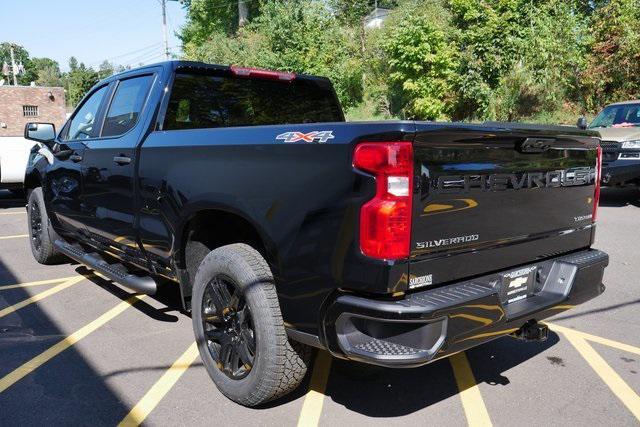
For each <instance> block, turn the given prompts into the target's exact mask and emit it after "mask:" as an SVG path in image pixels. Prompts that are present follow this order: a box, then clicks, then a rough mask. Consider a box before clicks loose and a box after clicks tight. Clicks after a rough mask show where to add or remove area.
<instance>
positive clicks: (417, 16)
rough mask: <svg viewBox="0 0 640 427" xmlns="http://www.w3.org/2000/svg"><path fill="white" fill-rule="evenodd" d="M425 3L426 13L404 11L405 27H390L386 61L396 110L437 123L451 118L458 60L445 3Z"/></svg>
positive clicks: (407, 116) (403, 24) (407, 115)
mask: <svg viewBox="0 0 640 427" xmlns="http://www.w3.org/2000/svg"><path fill="white" fill-rule="evenodd" d="M425 3H427V4H423V5H422V6H426V8H424V9H422V11H418V10H416V9H413V8H411V9H409V10H406V11H404V12H405V13H404V14H403V15H402V18H401V21H402V25H389V28H390V29H389V30H387V31H386V34H385V36H386V37H385V42H384V43H383V48H384V51H385V53H386V55H387V56H386V58H385V59H384V60H385V61H387V62H388V64H389V78H390V80H391V82H393V85H392V86H391V96H392V98H393V99H394V100H395V108H394V106H393V105H392V108H394V109H395V111H396V112H397V113H399V114H401V116H403V117H406V118H412V119H429V120H435V119H439V118H440V119H442V118H446V117H447V116H448V113H449V109H450V99H451V95H452V90H453V78H454V76H455V72H456V69H457V67H458V65H457V61H458V58H457V47H456V46H455V45H454V44H453V41H452V38H451V35H452V33H453V30H452V29H451V28H449V26H448V24H447V21H448V19H447V13H446V11H445V10H444V8H442V2H439V1H430V2H425ZM436 12H439V13H436Z"/></svg>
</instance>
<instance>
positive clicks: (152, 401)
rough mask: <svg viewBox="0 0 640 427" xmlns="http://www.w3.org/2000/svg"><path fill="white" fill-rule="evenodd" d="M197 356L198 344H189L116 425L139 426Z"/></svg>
mask: <svg viewBox="0 0 640 427" xmlns="http://www.w3.org/2000/svg"><path fill="white" fill-rule="evenodd" d="M197 357H198V346H197V344H196V343H195V342H194V343H193V344H191V345H190V346H189V348H188V349H187V351H185V352H184V353H183V354H182V356H180V357H179V358H178V360H176V361H175V362H174V363H173V365H171V367H170V368H169V369H168V370H167V371H166V372H165V373H164V375H162V376H161V377H160V379H159V380H158V381H157V382H156V383H155V384H154V385H153V386H152V387H151V388H150V389H149V391H148V392H147V393H146V394H145V395H144V396H143V397H142V399H141V400H140V401H139V402H138V403H137V404H136V406H134V407H133V408H132V409H131V411H130V412H129V414H127V416H126V417H124V419H123V420H122V421H120V424H118V426H139V425H140V424H142V422H143V421H144V420H145V418H147V416H148V415H149V414H150V413H151V411H153V410H154V409H155V407H156V406H158V403H160V401H161V400H162V398H163V397H164V396H165V395H166V394H167V393H168V392H169V390H171V388H172V387H173V386H174V385H175V384H176V382H178V380H179V379H180V377H181V376H182V374H184V373H185V371H186V370H187V369H188V368H189V366H191V364H192V363H193V362H194V361H195V360H196V358H197Z"/></svg>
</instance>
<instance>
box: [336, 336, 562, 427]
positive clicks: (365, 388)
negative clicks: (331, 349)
mask: <svg viewBox="0 0 640 427" xmlns="http://www.w3.org/2000/svg"><path fill="white" fill-rule="evenodd" d="M558 341H559V338H558V336H557V335H556V334H555V333H553V332H551V333H550V334H549V339H548V340H547V341H546V342H543V343H525V342H522V341H517V340H515V339H513V338H509V337H505V338H500V339H497V340H495V341H492V342H489V343H487V344H484V345H481V346H479V347H476V348H473V349H471V350H468V351H467V356H468V359H469V363H470V364H471V366H472V369H473V371H474V376H475V378H476V382H477V383H478V384H480V383H487V384H490V385H493V386H503V385H507V384H509V378H508V377H506V376H505V375H504V372H506V371H508V370H509V369H511V368H513V367H515V366H518V365H520V364H521V363H524V362H526V361H527V360H529V359H531V358H532V357H534V356H536V355H538V354H540V353H542V352H544V351H546V350H548V349H549V348H551V347H552V346H554V345H555V344H556V343H557V342H558ZM457 394H458V388H457V385H456V381H455V377H454V374H453V370H452V368H451V364H450V363H449V361H448V359H443V360H438V361H436V362H433V363H431V364H429V365H426V366H423V367H420V368H414V369H387V368H380V367H373V366H368V365H354V364H353V363H352V362H346V361H342V360H338V359H334V360H333V369H332V372H331V376H330V378H329V384H328V387H327V391H326V395H327V396H328V397H330V398H331V399H332V400H333V401H334V402H336V403H338V404H340V405H342V406H344V407H345V408H347V409H349V410H351V411H355V412H358V413H360V414H363V415H365V416H369V417H379V418H386V417H397V416H403V415H408V414H412V413H414V412H417V411H420V410H421V409H424V408H427V407H429V406H431V405H434V404H436V403H438V402H440V401H442V400H445V399H448V398H450V397H452V396H455V395H457Z"/></svg>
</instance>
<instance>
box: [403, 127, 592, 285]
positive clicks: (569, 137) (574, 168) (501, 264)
mask: <svg viewBox="0 0 640 427" xmlns="http://www.w3.org/2000/svg"><path fill="white" fill-rule="evenodd" d="M416 127H417V129H416V130H417V133H416V138H415V142H414V159H415V162H416V173H419V177H418V178H419V179H418V180H417V184H419V191H418V192H417V193H415V195H414V197H415V199H414V210H413V224H412V241H411V258H412V262H411V265H410V278H411V283H410V287H411V288H414V287H419V286H424V285H429V284H436V283H444V282H447V281H451V280H456V279H459V278H463V277H470V276H473V275H475V274H480V273H486V272H489V271H495V270H498V269H503V268H508V267H511V266H517V265H519V264H524V263H529V262H532V261H535V260H539V259H544V258H548V257H550V256H552V255H556V254H560V253H565V252H570V251H572V250H576V249H580V248H584V247H587V246H589V245H590V242H591V239H592V231H593V225H592V213H593V206H594V190H595V176H596V157H597V154H596V147H597V145H598V139H597V138H594V137H592V136H589V134H587V133H585V132H580V131H578V130H577V129H572V128H560V127H542V126H526V125H520V126H517V127H516V126H512V125H495V124H493V125H490V126H487V125H485V126H473V125H459V126H457V125H453V126H452V125H446V126H445V125H438V124H433V123H417V124H416ZM417 168H419V171H418V169H417ZM434 271H437V272H438V273H437V274H432V272H434Z"/></svg>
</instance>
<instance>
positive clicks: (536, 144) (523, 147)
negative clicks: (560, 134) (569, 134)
mask: <svg viewBox="0 0 640 427" xmlns="http://www.w3.org/2000/svg"><path fill="white" fill-rule="evenodd" d="M555 142H556V139H555V138H527V139H525V140H524V141H523V142H522V143H521V144H520V145H519V146H516V150H518V151H520V152H521V153H542V152H544V151H547V150H548V149H550V148H551V147H552V146H553V145H554V144H555Z"/></svg>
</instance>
